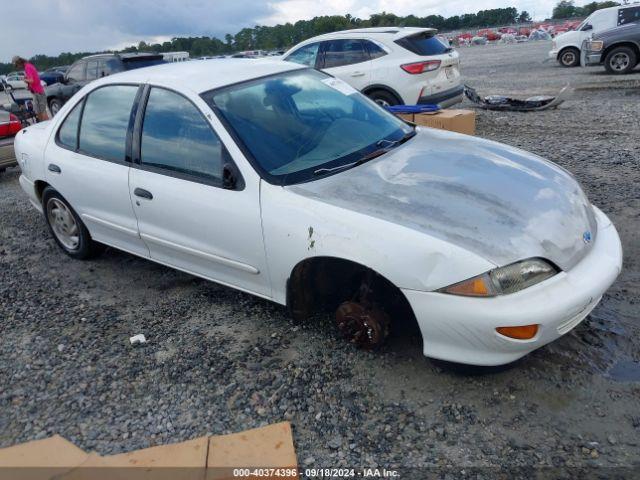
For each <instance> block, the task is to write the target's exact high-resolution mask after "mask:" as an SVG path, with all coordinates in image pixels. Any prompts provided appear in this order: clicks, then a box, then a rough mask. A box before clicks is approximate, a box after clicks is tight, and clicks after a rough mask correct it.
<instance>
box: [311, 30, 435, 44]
mask: <svg viewBox="0 0 640 480" xmlns="http://www.w3.org/2000/svg"><path fill="white" fill-rule="evenodd" d="M437 31H438V30H437V29H436V28H420V27H369V28H354V29H351V30H340V31H338V32H331V33H325V34H322V35H318V36H317V37H313V38H310V39H309V40H306V41H305V42H308V41H310V40H320V39H326V38H333V37H342V36H347V35H362V36H372V37H374V38H392V39H393V40H397V39H398V38H403V37H407V36H409V35H414V34H416V33H420V32H432V33H436V32H437Z"/></svg>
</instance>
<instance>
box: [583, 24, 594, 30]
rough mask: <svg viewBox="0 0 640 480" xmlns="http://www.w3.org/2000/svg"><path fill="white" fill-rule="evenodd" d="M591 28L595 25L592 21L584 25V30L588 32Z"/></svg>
mask: <svg viewBox="0 0 640 480" xmlns="http://www.w3.org/2000/svg"><path fill="white" fill-rule="evenodd" d="M589 30H593V25H591V24H590V23H587V24H586V25H585V26H584V27H582V31H583V32H587V31H589Z"/></svg>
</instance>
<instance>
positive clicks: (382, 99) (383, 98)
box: [367, 90, 401, 107]
mask: <svg viewBox="0 0 640 480" xmlns="http://www.w3.org/2000/svg"><path fill="white" fill-rule="evenodd" d="M367 97H369V98H370V99H371V100H373V101H374V102H376V103H377V104H378V105H380V106H381V107H390V106H393V105H400V103H401V102H400V100H399V99H398V97H396V96H395V95H394V94H393V93H391V92H388V91H386V90H371V91H370V92H368V93H367Z"/></svg>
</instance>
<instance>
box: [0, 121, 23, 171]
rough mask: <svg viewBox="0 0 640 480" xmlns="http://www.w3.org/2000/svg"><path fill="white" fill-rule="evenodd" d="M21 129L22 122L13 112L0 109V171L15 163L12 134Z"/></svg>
mask: <svg viewBox="0 0 640 480" xmlns="http://www.w3.org/2000/svg"><path fill="white" fill-rule="evenodd" d="M21 129H22V124H21V123H20V120H19V119H18V117H16V116H15V115H14V114H13V113H9V112H7V111H5V110H0V172H3V171H4V170H5V169H6V168H7V167H11V166H13V165H15V163H16V159H15V156H14V153H13V136H14V135H15V134H16V133H18V132H19V131H20V130H21Z"/></svg>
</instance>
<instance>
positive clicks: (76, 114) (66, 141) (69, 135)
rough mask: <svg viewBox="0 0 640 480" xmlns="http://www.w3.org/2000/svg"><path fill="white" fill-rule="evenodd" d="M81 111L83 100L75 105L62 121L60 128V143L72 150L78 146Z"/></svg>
mask: <svg viewBox="0 0 640 480" xmlns="http://www.w3.org/2000/svg"><path fill="white" fill-rule="evenodd" d="M81 111H82V102H80V103H78V104H77V105H76V106H75V107H73V110H71V113H69V115H67V118H65V119H64V122H62V126H61V127H60V130H58V143H60V144H61V145H63V146H65V147H67V148H70V149H72V150H76V149H77V148H78V123H79V122H80V112H81Z"/></svg>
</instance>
